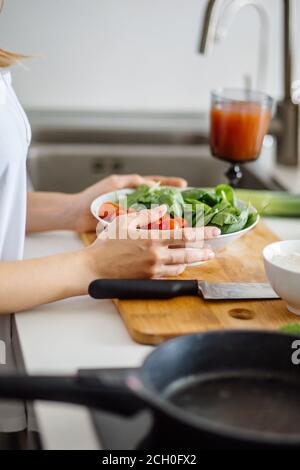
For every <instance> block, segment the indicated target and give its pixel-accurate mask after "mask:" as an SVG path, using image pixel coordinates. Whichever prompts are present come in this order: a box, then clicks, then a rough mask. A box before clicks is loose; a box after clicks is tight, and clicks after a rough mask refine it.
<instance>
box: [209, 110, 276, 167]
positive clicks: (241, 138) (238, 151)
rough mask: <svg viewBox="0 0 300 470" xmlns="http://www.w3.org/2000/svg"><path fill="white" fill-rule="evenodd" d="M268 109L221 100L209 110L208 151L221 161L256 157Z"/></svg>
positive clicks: (250, 159)
mask: <svg viewBox="0 0 300 470" xmlns="http://www.w3.org/2000/svg"><path fill="white" fill-rule="evenodd" d="M270 119H271V111H270V110H269V109H266V108H264V107H262V106H260V105H259V104H256V103H247V102H245V103H243V102H236V103H222V104H216V105H214V106H213V108H212V110H211V133H210V135H211V137H210V138H211V150H212V154H213V155H214V156H215V157H217V158H220V159H222V160H226V161H230V162H233V163H245V162H248V161H253V160H256V159H257V158H258V156H259V154H260V152H261V148H262V144H263V139H264V137H265V135H266V133H267V131H268V128H269V124H270Z"/></svg>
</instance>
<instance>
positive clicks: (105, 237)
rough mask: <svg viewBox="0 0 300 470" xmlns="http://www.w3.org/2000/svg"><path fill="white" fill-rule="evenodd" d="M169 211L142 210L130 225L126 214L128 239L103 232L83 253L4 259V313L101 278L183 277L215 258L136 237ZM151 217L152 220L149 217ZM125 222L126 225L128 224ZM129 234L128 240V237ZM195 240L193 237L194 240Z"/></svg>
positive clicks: (82, 289)
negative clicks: (188, 266) (133, 233)
mask: <svg viewBox="0 0 300 470" xmlns="http://www.w3.org/2000/svg"><path fill="white" fill-rule="evenodd" d="M166 210H167V208H166V207H162V208H156V209H154V210H153V211H149V212H147V214H148V215H147V214H145V211H142V212H141V213H139V214H138V215H137V216H133V215H132V216H131V223H130V227H129V228H128V224H127V221H126V216H124V218H123V219H122V218H121V217H120V218H119V219H120V221H117V222H115V223H119V224H120V226H121V228H122V226H123V225H124V232H122V237H123V238H122V239H116V238H114V239H112V238H110V234H109V233H107V232H103V233H102V234H101V237H102V238H101V239H98V240H97V241H96V242H95V243H94V244H93V245H91V246H90V247H88V248H84V249H82V250H79V251H77V252H70V253H64V254H59V255H56V256H50V257H46V258H40V259H34V260H25V261H12V262H4V261H3V262H1V261H0V314H5V313H11V312H19V311H21V310H26V309H29V308H33V307H35V306H38V305H41V304H44V303H48V302H53V301H55V300H60V299H64V298H67V297H73V296H78V295H84V294H87V292H88V286H89V283H90V282H91V281H93V280H94V279H97V278H104V279H117V278H121V279H122V278H123V279H128V278H133V279H138V278H141V279H146V278H151V277H163V276H168V277H173V276H177V275H179V274H181V273H182V272H183V271H184V270H185V267H186V264H188V263H193V262H198V261H202V260H206V259H209V258H211V257H212V256H213V253H212V252H211V251H210V250H207V249H203V248H198V249H194V250H187V249H185V248H181V249H176V250H174V249H170V248H169V245H172V244H175V245H178V240H172V236H170V239H168V240H151V239H150V240H144V239H134V237H132V238H131V237H130V231H129V229H130V230H136V227H137V226H140V225H144V224H145V222H147V223H148V222H149V223H150V222H151V223H153V222H155V221H157V220H159V219H160V218H161V217H162V216H163V215H164V213H165V212H166ZM145 217H147V220H146V219H145ZM122 224H123V225H122ZM125 235H126V236H125ZM217 235H219V230H218V229H216V228H205V229H204V236H205V238H213V237H214V236H217ZM189 240H190V238H189Z"/></svg>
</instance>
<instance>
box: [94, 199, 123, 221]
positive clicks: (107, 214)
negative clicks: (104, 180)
mask: <svg viewBox="0 0 300 470" xmlns="http://www.w3.org/2000/svg"><path fill="white" fill-rule="evenodd" d="M119 211H120V207H119V206H118V204H115V203H114V202H111V201H108V202H104V203H103V204H102V206H101V207H100V209H99V217H101V219H104V220H106V219H109V220H111V219H112V218H115V217H117V215H118V214H119Z"/></svg>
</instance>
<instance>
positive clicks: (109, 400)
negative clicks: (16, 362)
mask: <svg viewBox="0 0 300 470" xmlns="http://www.w3.org/2000/svg"><path fill="white" fill-rule="evenodd" d="M103 372H105V371H103ZM101 374H102V371H97V372H96V373H92V372H91V374H82V375H81V374H80V375H78V376H27V375H9V374H8V375H2V374H1V375H0V399H9V400H24V401H25V400H26V401H27V400H28V401H31V400H46V401H54V402H64V403H74V404H78V405H85V406H89V407H94V408H98V409H101V410H103V411H107V412H111V413H114V414H119V415H121V416H132V415H133V414H135V413H137V412H138V411H141V410H142V409H145V407H147V403H145V402H144V401H143V400H142V399H141V398H140V397H139V396H137V395H136V394H135V393H134V392H132V391H131V390H130V389H129V388H128V387H127V386H126V384H125V382H123V384H122V385H121V384H120V383H118V381H113V380H111V381H110V380H106V379H105V378H104V379H102V378H101Z"/></svg>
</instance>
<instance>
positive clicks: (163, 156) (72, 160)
mask: <svg viewBox="0 0 300 470" xmlns="http://www.w3.org/2000/svg"><path fill="white" fill-rule="evenodd" d="M226 168H227V165H226V163H223V162H221V161H217V160H215V159H213V158H212V157H211V156H210V154H209V148H208V146H206V145H174V144H173V145H168V144H166V143H164V144H163V145H159V144H150V143H149V142H148V143H145V144H143V145H141V144H135V145H133V144H126V143H122V144H114V143H105V144H104V143H102V144H85V143H76V144H75V143H73V144H72V143H59V144H57V143H48V142H47V143H36V144H34V145H33V146H32V148H31V150H30V154H29V159H28V170H29V175H30V178H31V181H32V184H33V187H34V188H35V189H36V190H39V191H64V192H77V191H80V190H82V189H83V188H85V187H87V186H88V185H90V184H92V183H94V182H96V181H98V180H99V179H101V178H104V177H106V176H108V175H110V174H113V173H119V174H126V173H139V174H150V175H154V174H162V175H174V176H181V177H183V178H185V179H187V181H188V182H189V184H190V185H191V186H215V185H217V184H219V183H220V182H221V181H225V177H224V172H225V169H226ZM244 175H245V176H244V179H243V180H242V186H243V187H247V188H255V189H274V184H273V183H272V182H266V181H265V180H262V179H261V178H259V177H258V176H257V175H256V174H255V172H253V171H251V167H250V168H245V170H244Z"/></svg>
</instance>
